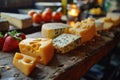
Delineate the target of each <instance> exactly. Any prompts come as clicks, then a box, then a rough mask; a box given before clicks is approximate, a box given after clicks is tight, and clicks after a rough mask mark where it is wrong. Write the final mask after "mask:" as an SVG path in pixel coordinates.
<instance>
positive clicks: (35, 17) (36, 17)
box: [32, 13, 42, 24]
mask: <svg viewBox="0 0 120 80" xmlns="http://www.w3.org/2000/svg"><path fill="white" fill-rule="evenodd" d="M32 20H33V22H34V23H37V24H39V23H40V22H41V21H42V16H41V14H40V13H39V14H38V13H35V14H34V15H33V17H32Z"/></svg>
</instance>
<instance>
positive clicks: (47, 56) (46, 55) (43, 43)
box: [19, 38, 54, 65]
mask: <svg viewBox="0 0 120 80" xmlns="http://www.w3.org/2000/svg"><path fill="white" fill-rule="evenodd" d="M19 48H20V52H21V53H23V54H26V55H29V56H33V57H36V58H37V61H38V62H40V63H42V64H45V65H46V64H47V63H48V62H49V61H50V60H51V59H52V57H53V55H54V47H53V44H52V39H47V38H37V39H34V38H28V39H24V40H23V41H21V42H20V43H19Z"/></svg>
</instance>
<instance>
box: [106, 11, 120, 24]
mask: <svg viewBox="0 0 120 80" xmlns="http://www.w3.org/2000/svg"><path fill="white" fill-rule="evenodd" d="M107 17H110V18H111V19H112V21H113V22H114V26H118V25H120V13H112V12H109V13H107Z"/></svg>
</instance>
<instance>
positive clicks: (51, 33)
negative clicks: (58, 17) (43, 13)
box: [42, 23, 69, 39]
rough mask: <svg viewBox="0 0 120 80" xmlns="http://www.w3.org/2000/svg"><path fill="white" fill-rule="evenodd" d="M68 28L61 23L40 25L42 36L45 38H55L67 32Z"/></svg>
mask: <svg viewBox="0 0 120 80" xmlns="http://www.w3.org/2000/svg"><path fill="white" fill-rule="evenodd" d="M68 29H69V26H68V25H67V24H63V23H46V24H43V25H42V36H43V37H45V38H51V39H53V38H55V37H57V36H59V35H60V34H62V33H66V32H68Z"/></svg>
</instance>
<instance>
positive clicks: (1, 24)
mask: <svg viewBox="0 0 120 80" xmlns="http://www.w3.org/2000/svg"><path fill="white" fill-rule="evenodd" d="M5 30H9V23H8V21H7V20H4V19H2V18H0V31H5Z"/></svg>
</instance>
